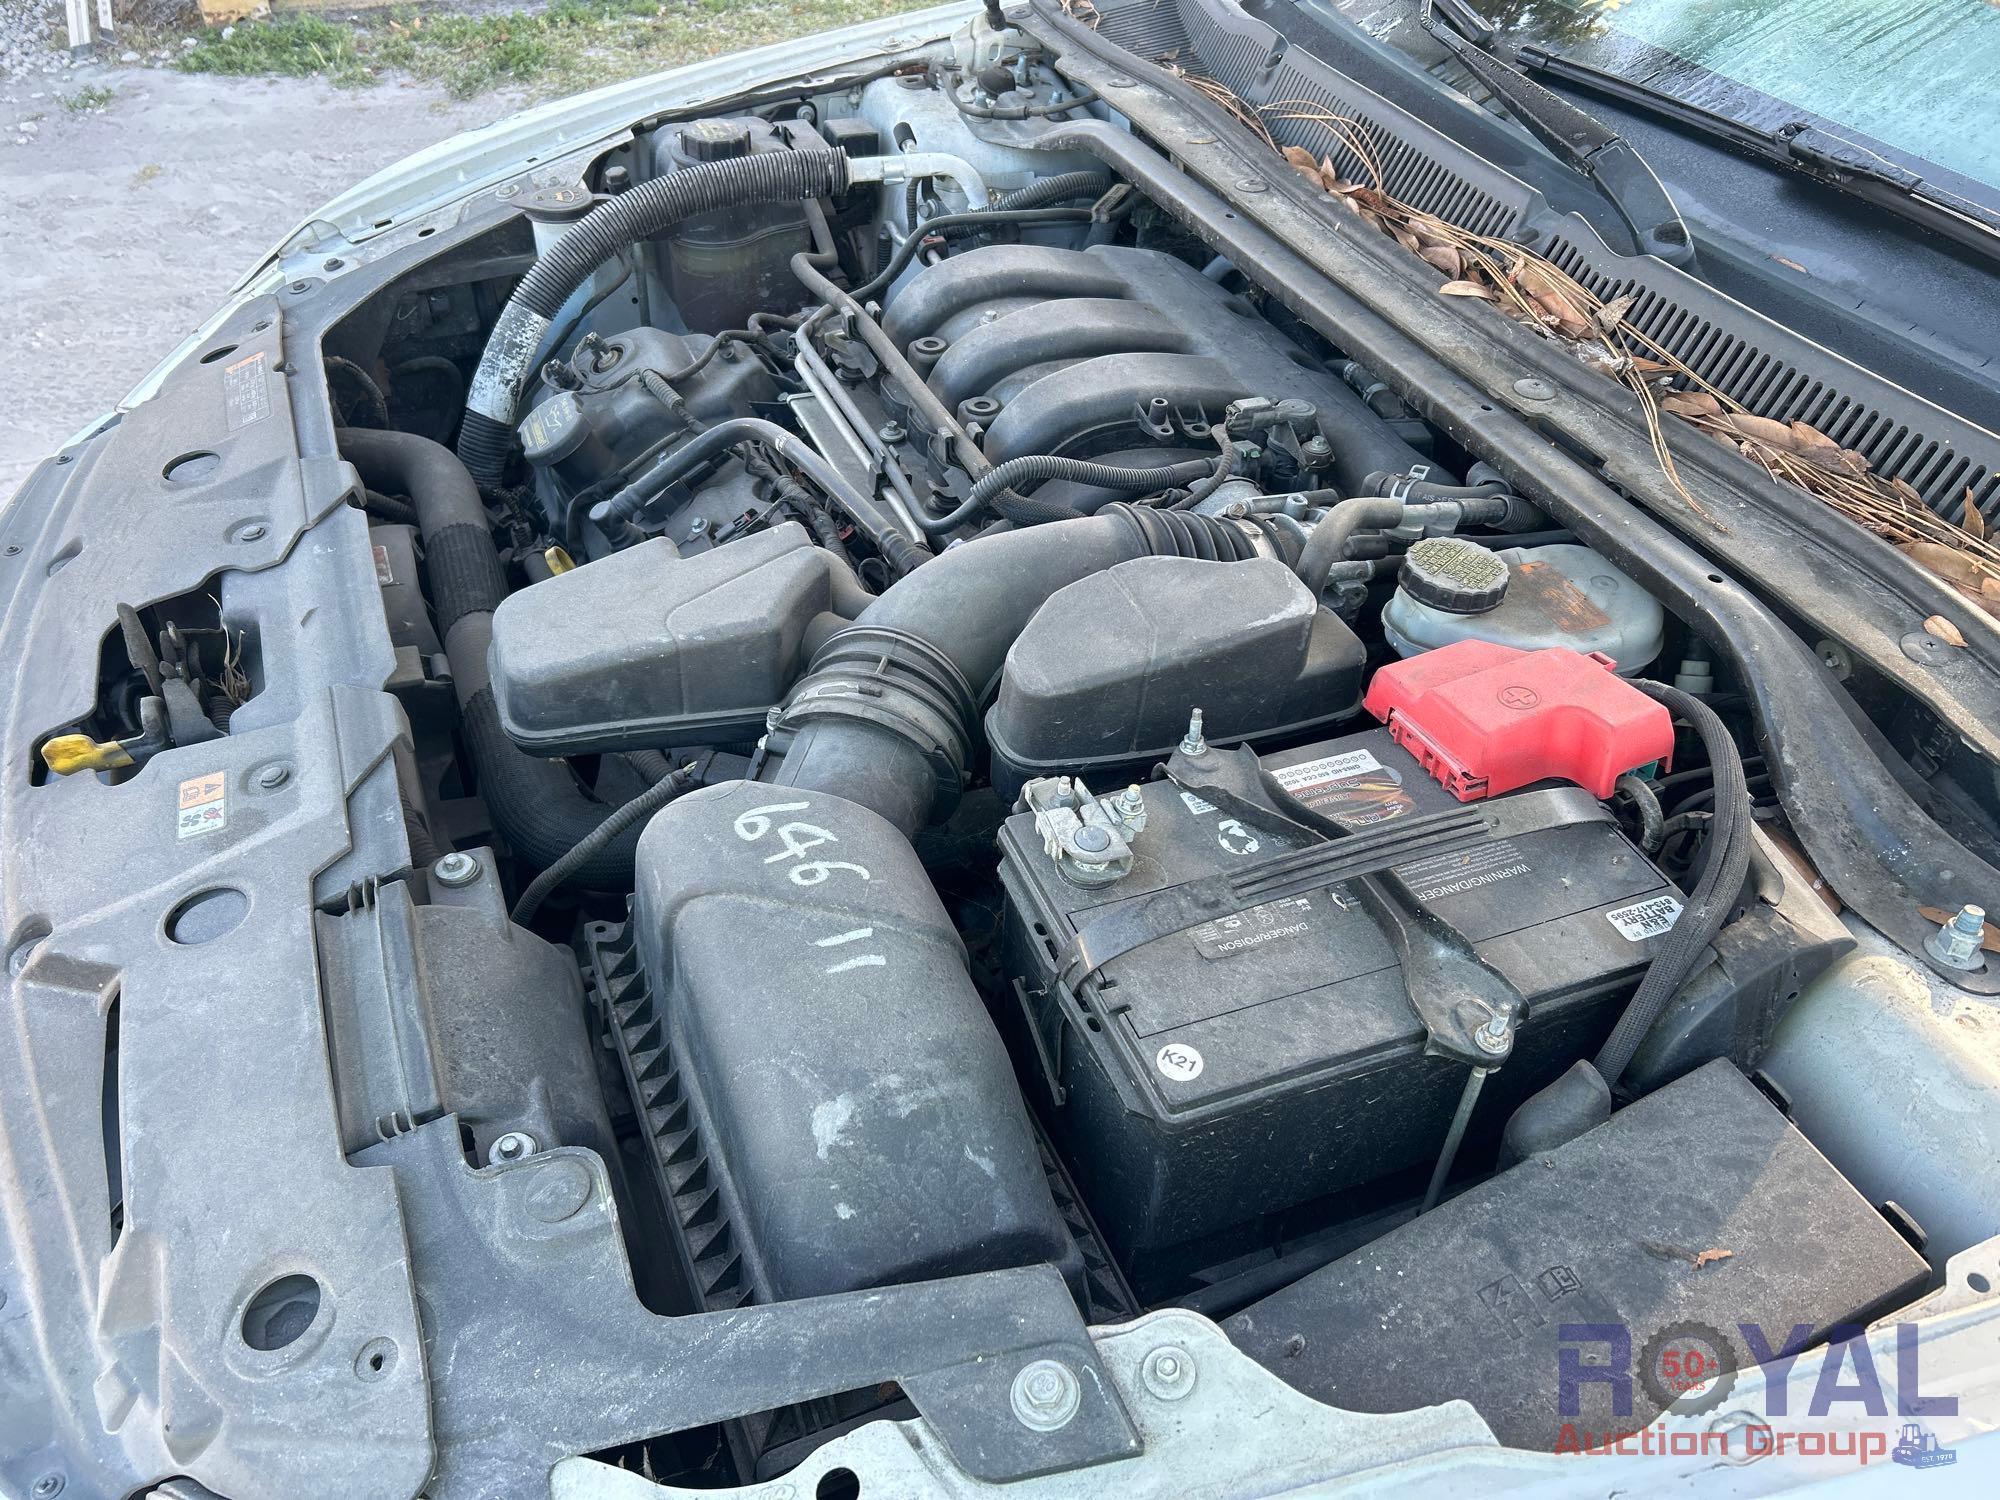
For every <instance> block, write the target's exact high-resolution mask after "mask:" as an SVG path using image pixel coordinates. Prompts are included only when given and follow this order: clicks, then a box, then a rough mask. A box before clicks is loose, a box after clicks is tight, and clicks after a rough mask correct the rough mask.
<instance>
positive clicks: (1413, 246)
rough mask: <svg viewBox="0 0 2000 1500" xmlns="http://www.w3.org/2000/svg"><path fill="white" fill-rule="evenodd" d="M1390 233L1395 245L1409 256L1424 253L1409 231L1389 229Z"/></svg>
mask: <svg viewBox="0 0 2000 1500" xmlns="http://www.w3.org/2000/svg"><path fill="white" fill-rule="evenodd" d="M1390 233H1391V234H1393V235H1395V237H1396V243H1397V244H1399V245H1401V246H1402V247H1403V248H1404V249H1405V250H1407V251H1409V252H1410V254H1412V255H1422V254H1423V253H1424V247H1423V246H1422V245H1421V244H1419V243H1418V242H1417V237H1416V236H1415V235H1414V234H1411V233H1410V231H1409V230H1407V229H1401V228H1396V229H1391V230H1390Z"/></svg>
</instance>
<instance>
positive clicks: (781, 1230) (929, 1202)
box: [633, 781, 1082, 1301]
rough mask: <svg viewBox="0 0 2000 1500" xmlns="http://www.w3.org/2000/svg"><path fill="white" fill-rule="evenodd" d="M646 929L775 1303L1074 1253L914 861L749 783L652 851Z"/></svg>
mask: <svg viewBox="0 0 2000 1500" xmlns="http://www.w3.org/2000/svg"><path fill="white" fill-rule="evenodd" d="M637 876H638V881H637V886H638V888H637V894H636V895H635V897H634V906H633V927H634V930H635V931H636V933H637V936H638V945H639V953H640V957H641V962H642V963H643V966H644V968H645V971H646V973H647V975H648V977H649V979H650V981H651V988H652V991H653V1000H652V1004H653V1005H654V1007H655V1012H656V1017H657V1024H658V1025H660V1026H661V1027H663V1028H664V1029H665V1031H666V1033H667V1036H666V1037H665V1038H664V1039H663V1042H664V1043H665V1045H666V1046H667V1047H668V1048H669V1050H670V1051H671V1054H672V1056H673V1058H674V1059H675V1068H676V1070H677V1074H678V1079H679V1085H680V1087H681V1088H682V1089H684V1090H685V1092H686V1095H687V1110H688V1114H689V1117H690V1121H691V1123H692V1125H693V1126H694V1133H695V1135H696V1136H697V1138H698V1139H699V1141H700V1142H701V1150H702V1152H703V1153H704V1155H705V1157H706V1163H705V1168H704V1170H705V1171H706V1172H707V1173H708V1174H709V1180H710V1181H711V1182H712V1184H713V1186H714V1188H715V1191H716V1195H717V1201H716V1202H715V1204H714V1205H713V1207H712V1210H711V1212H710V1213H709V1214H708V1215H706V1216H705V1217H706V1219H707V1220H708V1221H709V1224H710V1232H712V1227H713V1223H714V1221H715V1220H716V1219H718V1218H720V1219H726V1220H727V1221H728V1222H729V1224H730V1225H731V1226H733V1232H734V1235H735V1238H736V1247H737V1250H738V1252H739V1253H740V1254H741V1255H742V1256H743V1258H744V1260H745V1262H746V1263H747V1265H746V1270H745V1277H746V1280H747V1281H748V1282H749V1283H750V1285H751V1286H752V1287H753V1288H754V1289H755V1294H756V1299H757V1300H759V1301H767V1300H781V1299H786V1298H793V1297H813V1296H822V1295H825V1294H828V1293H832V1292H844V1291H853V1290H856V1289H859V1288H863V1287H872V1286H882V1285H887V1284H890V1283H897V1282H906V1281H920V1280H925V1279H928V1278H932V1277H938V1276H948V1275H952V1274H955V1273H960V1272H967V1271H978V1270H989V1269H993V1268H996V1267H1002V1266H1019V1265H1031V1264H1036V1263H1040V1262H1050V1263H1053V1264H1056V1265H1058V1266H1060V1267H1062V1269H1063V1270H1064V1272H1065V1273H1066V1274H1067V1275H1069V1277H1070V1278H1071V1281H1072V1283H1073V1284H1075V1285H1077V1286H1079V1287H1080V1286H1081V1283H1082V1263H1081V1258H1080V1256H1079V1255H1078V1252H1077V1250H1076V1248H1075V1245H1074V1243H1073V1242H1072V1240H1071V1238H1070V1236H1069V1233H1068V1231H1067V1229H1066V1228H1065V1227H1064V1224H1063V1221H1062V1218H1061V1217H1060V1215H1059V1214H1058V1212H1057V1210H1056V1206H1055V1201H1054V1199H1053V1197H1052V1196H1051V1194H1050V1191H1049V1186H1048V1182H1047V1179H1046V1178H1045V1176H1044V1175H1043V1171H1042V1165H1041V1158H1040V1155H1039V1153H1038V1151H1037V1147H1036V1143H1035V1138H1034V1134H1033V1131H1032V1128H1031V1126H1030V1125H1029V1122H1028V1116H1027V1110H1026V1107H1025V1105H1024V1104H1023V1102H1022V1099H1021V1095H1020V1091H1019V1089H1018V1087H1017V1085H1016V1083H1015V1081H1014V1074H1013V1070H1012V1067H1011V1066H1010V1064H1009V1062H1008V1058H1007V1052H1006V1048H1005V1047H1004V1046H1003V1045H1002V1044H1001V1041H1000V1037H999V1035H998V1033H997V1032H995V1030H994V1028H993V1023H992V1021H991V1020H990V1019H989V1018H988V1016H987V1013H986V1010H985V1007H984V1005H983V1004H982V1003H981V1001H980V999H979V995H978V992H977V991H976V990H974V988H973V986H972V979H971V976H970V975H969V974H968V973H967V971H966V965H965V954H964V950H963V948H962V946H961V945H960V942H959V938H958V934H957V932H956V931H955V930H954V929H953V927H952V925H951V920H950V918H949V917H948V916H946V914H945V910H944V907H943V905H942V904H941V903H940V902H939V900H938V897H937V893H936V891H935V890H934V889H933V888H932V885H931V882H930V879H929V877H928V876H926V875H925V873H924V870H923V866H922V865H921V864H919V863H918V860H917V856H916V853H915V851H914V850H913V849H911V847H910V845H909V842H908V841H907V840H906V839H905V838H904V837H903V836H902V834H900V833H899V832H897V830H896V829H895V828H894V827H893V826H891V825H890V824H889V823H888V822H887V821H886V820H885V819H883V818H882V817H880V816H879V815H877V814H876V813H874V812H871V811H870V810H869V809H867V808H865V807H861V806H859V805H857V804H855V803H852V802H847V801H844V800H843V799H841V798H839V797H835V796H831V795H829V794H827V793H824V792H802V791H800V790H798V789H797V788H793V787H776V786H764V785H759V784H757V783H755V782H745V781H733V782H725V783H723V784H722V785H720V786H715V787H710V788H706V789H704V790H702V791H699V792H695V793H692V794H691V795H689V796H686V797H683V798H682V799H681V800H680V801H678V802H675V803H673V804H671V805H670V806H669V807H667V808H666V809H665V810H664V811H663V812H661V813H660V814H659V815H658V816H656V817H655V818H654V819H653V821H652V822H651V823H650V824H649V825H648V826H647V828H646V832H645V835H644V836H643V837H642V838H641V839H640V841H639V850H638V869H637Z"/></svg>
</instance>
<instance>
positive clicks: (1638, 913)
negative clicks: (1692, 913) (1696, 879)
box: [1604, 894, 1681, 943]
mask: <svg viewBox="0 0 2000 1500" xmlns="http://www.w3.org/2000/svg"><path fill="white" fill-rule="evenodd" d="M1604 919H1605V920H1606V921H1607V922H1609V923H1610V924H1611V925H1612V926H1613V927H1616V928H1617V929H1618V934H1619V936H1620V937H1622V938H1624V939H1625V941H1626V942H1628V943H1643V942H1644V941H1645V940H1646V939H1647V938H1650V937H1658V936H1660V934H1661V933H1664V932H1672V931H1673V930H1674V923H1676V922H1678V921H1679V920H1680V919H1681V898H1680V897H1678V896H1675V895H1672V894H1667V895H1660V896H1648V897H1647V898H1646V899H1645V900H1644V901H1634V902H1633V903H1632V904H1631V905H1630V906H1621V907H1619V908H1618V909H1617V910H1616V911H1608V912H1606V913H1605V914H1604Z"/></svg>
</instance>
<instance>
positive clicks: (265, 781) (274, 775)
mask: <svg viewBox="0 0 2000 1500" xmlns="http://www.w3.org/2000/svg"><path fill="white" fill-rule="evenodd" d="M291 779H292V768H291V767H290V766H288V765H286V764H285V763H284V762H283V761H279V762H277V763H276V764H274V765H268V766H266V767H264V769H263V770H261V771H259V772H258V773H257V785H259V786H261V787H262V788H263V789H264V790H265V791H267V792H275V791H276V790H277V789H278V788H279V787H281V786H283V785H284V784H285V783H286V782H288V781H290V780H291Z"/></svg>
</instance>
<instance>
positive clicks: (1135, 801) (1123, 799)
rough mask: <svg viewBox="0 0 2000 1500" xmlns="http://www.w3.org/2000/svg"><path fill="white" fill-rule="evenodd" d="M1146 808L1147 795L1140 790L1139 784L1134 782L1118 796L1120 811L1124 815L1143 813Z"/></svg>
mask: <svg viewBox="0 0 2000 1500" xmlns="http://www.w3.org/2000/svg"><path fill="white" fill-rule="evenodd" d="M1145 806H1146V794H1145V793H1144V792H1142V791H1140V790H1139V783H1138V782H1136V781H1135V782H1133V783H1132V784H1131V785H1130V786H1128V787H1126V788H1125V790H1124V791H1122V792H1120V793H1119V794H1118V810H1119V811H1120V812H1122V813H1135V812H1142V811H1144V810H1145Z"/></svg>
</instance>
